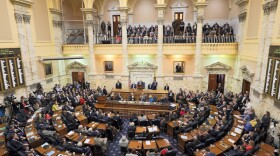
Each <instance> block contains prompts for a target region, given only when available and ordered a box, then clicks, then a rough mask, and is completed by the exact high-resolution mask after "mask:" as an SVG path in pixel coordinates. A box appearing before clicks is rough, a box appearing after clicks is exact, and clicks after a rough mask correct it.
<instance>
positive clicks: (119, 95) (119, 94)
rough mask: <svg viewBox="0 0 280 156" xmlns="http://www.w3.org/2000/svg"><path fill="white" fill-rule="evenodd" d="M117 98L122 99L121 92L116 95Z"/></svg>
mask: <svg viewBox="0 0 280 156" xmlns="http://www.w3.org/2000/svg"><path fill="white" fill-rule="evenodd" d="M115 100H116V101H120V100H122V97H121V93H118V95H117V96H116V97H115Z"/></svg>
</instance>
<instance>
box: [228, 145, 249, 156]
mask: <svg viewBox="0 0 280 156" xmlns="http://www.w3.org/2000/svg"><path fill="white" fill-rule="evenodd" d="M233 147H234V148H233V150H230V151H229V152H226V153H225V154H226V155H243V154H245V153H246V147H245V146H243V145H241V146H236V145H234V146H233Z"/></svg>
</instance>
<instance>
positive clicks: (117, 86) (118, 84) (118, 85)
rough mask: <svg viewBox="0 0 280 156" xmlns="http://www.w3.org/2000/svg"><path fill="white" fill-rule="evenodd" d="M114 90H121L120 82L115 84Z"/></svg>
mask: <svg viewBox="0 0 280 156" xmlns="http://www.w3.org/2000/svg"><path fill="white" fill-rule="evenodd" d="M116 89H122V83H120V81H118V82H117V83H116Z"/></svg>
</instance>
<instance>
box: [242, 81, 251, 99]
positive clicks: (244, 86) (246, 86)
mask: <svg viewBox="0 0 280 156" xmlns="http://www.w3.org/2000/svg"><path fill="white" fill-rule="evenodd" d="M250 87H251V82H249V81H247V80H245V79H243V82H242V94H245V93H246V91H247V92H248V93H249V95H250Z"/></svg>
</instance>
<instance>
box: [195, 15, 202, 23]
mask: <svg viewBox="0 0 280 156" xmlns="http://www.w3.org/2000/svg"><path fill="white" fill-rule="evenodd" d="M203 20H204V17H203V16H197V17H196V21H197V23H203Z"/></svg>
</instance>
